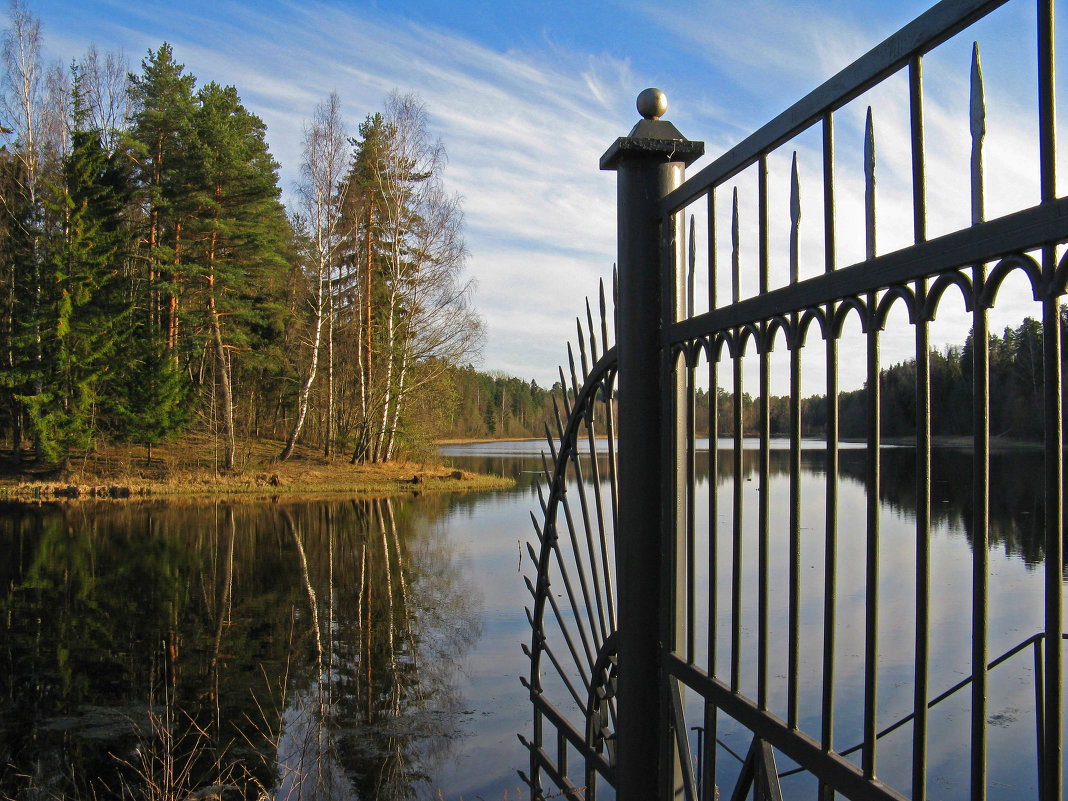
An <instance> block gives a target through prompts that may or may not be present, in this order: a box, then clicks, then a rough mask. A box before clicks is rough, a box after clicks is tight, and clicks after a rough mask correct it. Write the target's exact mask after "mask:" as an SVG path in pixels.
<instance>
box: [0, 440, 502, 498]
mask: <svg viewBox="0 0 1068 801" xmlns="http://www.w3.org/2000/svg"><path fill="white" fill-rule="evenodd" d="M281 450H282V443H280V442H276V441H272V440H260V441H256V442H248V443H244V444H243V445H242V446H241V448H239V450H238V454H237V464H236V466H235V469H234V470H233V471H230V472H227V471H226V470H224V469H223V466H222V454H221V452H220V451H218V450H217V449H216V446H215V443H214V442H213V440H212V439H211V438H209V437H198V436H189V437H185V438H183V439H182V440H180V441H178V442H175V443H170V444H167V445H162V446H157V447H155V448H153V450H152V461H151V462H149V461H148V458H147V457H148V452H147V450H146V449H145V448H143V447H139V446H128V445H113V446H107V447H102V448H97V449H95V450H94V451H93V452H91V453H87V454H84V455H81V456H78V457H75V458H73V459H71V460H70V462H69V463H68V465H67V466H66V468H65V469H50V470H49V469H41V468H34V467H29V468H23V469H19V470H16V469H15V468H14V467H13V466H12V462H11V458H10V452H8V453H6V454H0V463H3V465H4V466H3V469H2V472H0V498H4V499H14V500H31V501H38V500H52V499H56V498H60V499H63V498H66V499H71V500H74V499H84V498H103V499H106V500H123V499H127V498H133V499H136V498H146V497H164V498H166V497H194V496H199V497H210V496H229V495H243V496H252V497H256V496H260V497H274V496H279V495H286V496H316V497H319V496H330V495H336V494H350V495H351V494H373V495H393V494H406V493H417V492H426V491H436V490H486V489H501V488H506V487H509V486H512V485H513V484H514V481H513V480H512V479H506V478H502V477H500V476H484V475H478V474H475V473H468V472H466V471H462V470H454V469H453V468H447V467H443V466H441V465H439V464H418V463H413V462H404V461H397V462H389V463H386V464H356V465H352V464H349V460H348V459H347V458H344V457H337V458H330V459H328V458H326V457H325V456H323V455H322V453H321V452H319V451H317V450H313V449H311V448H306V447H302V446H298V447H297V449H296V450H295V451H294V453H293V455H292V456H291V457H290V458H289V459H288V460H287V461H285V462H280V461H278V458H277V457H278V454H279V453H280V452H281Z"/></svg>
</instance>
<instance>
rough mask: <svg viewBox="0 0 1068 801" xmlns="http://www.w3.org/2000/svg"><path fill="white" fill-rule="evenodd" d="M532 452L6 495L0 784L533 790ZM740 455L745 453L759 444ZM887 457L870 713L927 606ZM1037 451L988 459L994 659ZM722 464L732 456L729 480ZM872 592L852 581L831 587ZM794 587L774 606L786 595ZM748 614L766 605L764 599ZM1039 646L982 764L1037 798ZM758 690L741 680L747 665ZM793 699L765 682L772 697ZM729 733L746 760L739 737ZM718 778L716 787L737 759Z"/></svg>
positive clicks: (848, 549)
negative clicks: (282, 477)
mask: <svg viewBox="0 0 1068 801" xmlns="http://www.w3.org/2000/svg"><path fill="white" fill-rule="evenodd" d="M541 447H542V446H541V445H540V444H538V443H492V444H488V445H470V446H456V447H449V448H447V449H445V453H446V457H447V458H448V459H449V460H450V461H451V462H452V463H453V464H455V465H456V466H458V467H463V468H465V469H471V470H481V471H492V472H497V473H502V474H506V475H514V476H516V477H517V478H518V484H517V487H516V488H515V489H514V490H510V491H506V492H495V493H481V494H469V495H423V496H421V497H417V498H413V499H401V500H397V499H394V500H390V501H382V500H379V501H369V500H355V501H352V500H346V501H330V502H315V503H293V502H288V501H284V500H281V501H278V502H276V503H261V504H250V505H242V504H233V505H231V504H213V505H180V504H179V505H176V504H169V505H132V504H131V505H126V506H89V505H81V506H72V507H68V508H47V507H45V508H32V509H31V508H20V507H10V508H6V509H3V510H0V512H2V513H0V579H2V584H0V593H2V594H0V797H3V796H4V795H15V794H16V793H17V791H18V790H19V788H20V787H24V786H25V785H26V784H27V783H30V784H33V785H34V786H37V787H45V788H48V789H50V790H51V791H53V792H54V793H56V794H61V793H66V794H68V795H74V794H75V790H77V791H80V794H81V795H83V796H85V797H87V796H88V795H89V793H88V785H89V783H90V782H94V783H95V786H96V788H97V792H98V794H99V795H107V794H108V792H107V791H108V789H109V788H110V790H111V791H112V792H116V791H117V790H118V789H119V787H120V786H121V785H122V783H123V782H134V781H136V780H137V779H138V777H139V776H144V775H149V776H150V777H151V778H152V780H153V781H154V782H156V783H157V784H162V783H164V782H166V781H170V782H171V783H172V784H176V785H181V783H182V782H185V785H184V786H185V787H186V788H187V789H188V788H190V787H193V786H198V785H200V784H203V783H204V782H205V781H207V780H208V779H205V778H204V777H209V778H210V779H212V780H215V779H219V778H220V777H221V779H222V780H224V781H227V782H233V783H235V784H240V785H241V786H243V787H246V788H250V789H251V788H256V787H262V788H264V789H265V790H266V791H267V794H268V795H269V797H272V798H285V797H287V796H288V797H292V798H296V797H298V795H297V793H296V791H297V790H299V791H300V797H302V798H315V797H318V798H352V797H357V798H368V799H369V798H398V799H400V798H412V797H423V798H437V797H438V792H439V791H440V792H441V794H442V795H443V796H444V797H445V798H447V799H458V798H459V797H461V796H462V797H463V798H465V799H469V800H470V799H477V798H483V799H485V800H486V801H493V800H494V799H503V798H504V797H505V794H506V793H507V795H508V797H509V798H518V797H524V798H525V797H527V794H526V792H525V788H523V790H522V793H520V790H519V780H518V778H517V776H516V773H515V771H516V769H517V768H522V769H524V770H525V769H526V758H525V753H524V752H523V750H522V748H521V746H520V745H519V743H518V741H517V739H516V736H515V734H516V732H520V731H522V732H527V731H528V729H529V719H530V714H529V707H528V703H527V700H526V692H525V691H524V690H523V688H522V687H521V686H520V683H519V676H520V675H521V674H523V673H524V672H525V671H526V670H527V663H526V659H525V657H524V656H523V654H522V652H521V650H520V643H521V642H525V641H529V628H528V626H527V623H526V619H525V615H524V612H523V607H524V605H525V604H527V603H528V599H529V596H528V595H527V592H526V589H525V588H524V586H523V581H522V575H523V573H528V574H529V572H530V565H529V561H528V560H527V558H526V557H525V556H521V549H520V545H521V543H523V544H524V549H525V542H526V540H527V539H528V537H529V532H530V531H531V527H530V524H529V514H528V513H529V511H530V510H531V509H533V508H536V506H537V496H536V494H535V491H534V487H533V480H534V479H535V478H536V475H535V474H536V472H537V471H538V470H540V466H541V461H540V458H539V457H538V455H537V454H538V453H539V452H540V450H541ZM779 455H780V456H781V457H782V458H781V459H780V458H778V456H776V455H775V454H773V460H772V469H773V482H772V487H771V491H772V493H773V503H772V508H773V510H777V509H782V510H783V514H785V508H786V504H785V502H782V503H780V502H778V501H777V500H776V499H778V498H779V495H780V494H781V495H782V499H785V497H786V492H787V486H788V485H787V478H786V474H785V467H786V464H785V459H786V453H785V452H783V453H781V454H779ZM745 456H746V460H745V469H746V470H747V471H750V470H753V469H754V468H755V456H756V454H755V453H752V454H750V453H748V452H747V453H746V454H745ZM750 456H752V459H750V458H749V457H750ZM882 458H883V484H882V488H881V495H882V502H883V519H882V527H883V528H882V536H883V543H884V549H885V554H884V560H883V567H882V570H883V581H884V583H885V585H886V586H885V587H883V588H881V592H882V602H883V603H884V604H885V606H884V607H883V608H884V612H883V616H884V617H883V619H884V623H883V630H882V638H883V639H882V642H883V643H890V644H892V647H890V648H887V651H888V652H889V653H888V654H887V655H886V656H885V657H884V660H885V661H884V664H883V666H882V667H881V671H880V673H881V675H880V679H881V682H882V684H881V686H882V691H881V692H882V694H881V699H880V720H886V721H890V720H892V719H894V716H895V715H898V714H899V713H900V714H904V713H905V712H907V711H909V708H910V703H911V702H910V698H911V691H910V689H909V688H908V687H907V680H906V679H905V678H904V676H905V673H906V672H907V671H906V670H905V668H906V667H907V666H908V665H910V664H911V648H912V646H911V643H910V642H909V641H908V637H904V636H902V632H903V631H904V629H905V628H908V626H906V625H905V624H904V623H903V622H902V621H905V620H911V614H912V613H911V611H909V609H908V608H907V603H906V602H908V603H911V584H910V582H911V572H910V571H911V569H912V568H911V561H910V560H911V559H912V547H913V546H912V542H913V539H914V533H913V532H914V528H913V523H912V515H913V509H914V506H915V503H914V498H913V497H912V494H913V492H914V487H913V483H912V482H913V479H912V473H911V464H912V460H913V456H912V451H911V450H909V449H887V450H885V451H884V453H883V456H882ZM822 463H823V459H822V454H821V453H820V452H819V450H818V448H817V447H816V444H815V443H813V449H812V450H806V451H805V453H804V459H803V469H804V478H803V480H804V488H805V498H806V504H805V522H804V533H803V536H804V542H803V546H802V556H803V559H804V560H805V565H804V566H805V568H806V575H805V577H804V580H803V583H804V587H805V588H808V589H806V590H805V593H807V594H803V603H804V604H805V605H806V611H805V612H804V613H803V614H804V616H803V623H804V621H806V620H810V619H815V618H817V617H818V610H819V609H821V608H822V606H821V604H822V601H821V599H820V598H819V597H818V595H817V594H815V592H814V588H816V587H821V586H822V573H821V570H822V565H821V560H822V531H823V528H822V525H823V524H822V517H821V515H822V512H821V511H820V503H821V501H822V489H821V488H822V486H823V481H824V478H823V475H822V472H821V471H822ZM1040 466H1041V459H1040V456H1039V455H1037V454H1036V455H1031V454H1023V455H1020V454H1014V455H1013V456H1012V457H1011V458H1009V457H995V458H994V459H993V464H992V467H991V472H992V476H993V479H994V485H995V487H997V488H998V489H999V492H998V493H997V494H996V495H993V496H992V499H991V520H992V521H993V522H992V529H993V531H992V536H991V575H992V582H991V584H992V596H991V615H990V617H991V645H990V653H991V655H992V656H994V655H997V654H999V653H1001V652H1002V651H1003V650H1005V649H1007V648H1008V647H1010V646H1011V645H1014V644H1015V643H1016V642H1019V641H1021V640H1023V639H1025V638H1026V637H1028V636H1030V635H1031V634H1032V633H1034V632H1035V631H1037V630H1038V628H1037V627H1038V626H1039V625H1040V620H1037V619H1035V617H1036V615H1037V614H1038V612H1037V611H1035V612H1034V613H1032V611H1031V609H1030V605H1031V603H1032V602H1033V601H1036V600H1037V599H1039V598H1040V597H1041V586H1042V575H1043V571H1042V570H1041V565H1042V561H1043V553H1042V547H1041V535H1040V532H1041V512H1042V504H1041V498H1040V496H1037V495H1036V493H1037V492H1039V488H1040V486H1041V482H1040V481H1039V480H1037V479H1036V477H1035V471H1037V470H1039V469H1040ZM729 469H730V460H729V459H722V460H721V463H720V471H721V474H720V476H718V477H717V478H718V480H717V482H716V486H717V487H719V490H718V491H720V492H722V493H727V492H729V490H728V489H727V488H726V486H725V485H724V484H723V480H724V478H725V476H726V475H727V473H724V472H723V471H724V470H729ZM863 474H864V452H863V450H862V449H857V450H853V449H846V450H843V453H842V480H841V485H842V486H841V502H840V507H839V515H840V530H841V532H842V534H841V542H842V546H841V552H840V559H841V560H842V562H841V563H842V564H843V565H847V564H849V563H850V560H851V559H854V558H857V557H858V554H859V553H861V552H862V551H860V550H857V549H862V547H863V546H862V543H861V542H860V540H861V539H862V538H855V539H857V544H855V545H854V544H851V543H852V539H854V538H850V537H849V536H847V532H851V531H852V530H854V529H857V530H859V529H860V528H862V524H863V519H864V518H863V514H864V484H863ZM968 475H970V460H969V457H968V456H967V455H966V454H960V453H953V452H947V453H940V454H938V455H937V458H936V463H935V490H934V493H935V497H934V504H933V506H934V515H933V516H934V521H933V535H932V537H933V543H934V547H933V551H932V553H933V556H932V562H933V565H932V566H933V574H934V575H935V576H936V582H935V583H936V584H937V589H936V592H935V596H936V597H935V598H934V599H933V603H934V609H935V614H936V620H935V622H934V625H933V631H932V641H933V642H934V643H935V648H934V653H933V656H932V685H931V686H932V690H934V691H936V692H937V691H940V690H941V689H944V688H945V687H948V686H949V685H951V684H952V683H954V682H956V681H957V680H959V679H960V678H961V677H962V676H963V675H965V674H966V673H967V672H968V660H969V656H968V638H969V621H968V619H967V616H968V612H967V608H968V607H967V599H968V598H969V597H970V578H969V570H970V567H969V566H970V547H971V546H970V535H969V532H968V530H967V527H966V525H965V522H964V521H965V520H966V519H967V510H968V506H969V503H970V495H969V493H970V490H969V488H968V486H967V481H966V480H962V479H961V476H968ZM709 478H710V477H709V475H708V467H707V461H706V462H705V464H704V467H703V468H701V467H700V466H699V475H698V480H699V483H700V485H701V487H702V488H703V491H704V492H707V491H708V488H709V486H710V482H709ZM750 486H752V487H753V488H754V491H753V493H750V494H751V495H752V498H749V497H748V495H747V500H746V503H747V504H749V503H752V504H753V508H752V510H747V515H748V518H747V519H748V520H755V519H756V514H755V497H756V496H755V487H756V482H755V481H754V482H753V484H752V485H750ZM729 501H730V499H729V497H727V496H726V495H724V496H722V498H721V507H720V508H721V510H726V512H721V514H727V515H729V512H730V508H731V507H730V502H729ZM853 515H859V517H853ZM858 521H859V522H858ZM703 522H704V524H705V525H707V520H705V521H703ZM781 522H782V521H780V520H778V519H777V518H776V520H774V521H773V523H776V524H777V523H781ZM721 524H726V525H729V519H725V520H722V521H721ZM728 530H729V529H728ZM725 539H729V538H725ZM773 550H774V549H773ZM705 561H707V560H705ZM746 566H747V567H746V570H747V572H746V575H745V576H744V577H743V581H751V580H754V579H753V575H754V574H752V573H751V572H748V571H750V570H751V568H752V567H753V566H755V558H749V559H747V561H746ZM784 570H785V558H782V559H779V558H778V557H775V564H773V565H772V571H773V575H774V574H775V571H784ZM843 572H847V573H848V571H843ZM901 575H907V576H909V579H908V581H902V580H900V576H901ZM702 580H703V581H705V582H707V581H708V577H707V575H706V576H704V577H703V578H702ZM773 583H775V584H777V585H779V586H781V585H784V584H785V581H782V582H774V581H773ZM854 583H855V582H854ZM750 587H755V584H750ZM727 591H729V590H721V593H723V592H727ZM783 592H785V589H783ZM856 593H857V587H856V586H853V585H851V584H850V580H849V578H848V577H846V578H844V579H843V582H842V586H840V598H841V599H842V601H841V603H842V604H848V603H850V599H853V600H856V599H857V596H856ZM728 597H729V596H722V595H721V603H720V609H723V608H725V607H726V608H729V603H724V601H725V600H726V599H727V598H728ZM859 597H860V598H862V594H861V595H860V596H859ZM781 600H782V599H779V598H772V606H773V608H774V606H775V604H776V603H779V602H781ZM1039 608H1040V603H1039V605H1038V606H1035V609H1036V610H1037V609H1039ZM842 609H843V610H844V609H845V607H844V606H843V607H842ZM853 609H854V612H855V614H854V613H853V612H850V613H845V612H844V611H843V612H840V621H839V622H840V625H841V626H842V627H843V631H845V632H848V631H850V630H852V631H853V633H854V634H853V637H852V639H851V638H850V636H851V635H849V634H843V635H842V636H841V637H840V640H839V642H840V646H841V649H842V654H841V661H840V663H839V664H840V666H841V667H840V673H841V682H840V684H841V689H840V694H839V710H840V715H841V720H840V721H836V723H837V729H838V731H839V736H840V742H841V743H845V742H846V741H849V740H850V738H851V737H852V736H853V729H854V728H856V730H857V731H859V724H858V723H857V716H858V714H859V709H858V707H859V704H858V703H857V701H856V699H857V695H856V693H857V691H858V687H857V682H858V677H859V673H858V671H859V669H860V667H861V665H860V664H859V662H858V660H857V654H856V653H855V652H856V651H857V650H858V646H857V643H858V642H859V641H858V640H856V633H857V630H858V629H859V631H861V632H862V630H863V623H862V621H863V617H862V611H861V610H860V608H859V607H856V606H854V607H853ZM962 610H963V611H962ZM743 615H746V616H749V618H752V620H753V621H755V600H754V602H753V603H752V604H747V605H746V607H745V608H744V610H743ZM962 616H963V617H962ZM746 620H747V622H746V626H747V627H749V626H750V624H751V623H752V621H749V619H748V618H746ZM702 628H704V626H702ZM809 643H810V646H811V647H806V651H805V660H804V661H803V666H802V667H803V684H804V686H805V687H810V686H814V687H818V682H819V677H818V663H819V653H818V638H817V637H811V638H810V639H809ZM701 647H703V646H701ZM721 650H722V649H721ZM861 652H862V649H861ZM1029 663H1030V656H1029V653H1028V654H1026V655H1022V657H1017V658H1016V660H1015V661H1014V662H1011V663H1007V664H1008V668H1007V669H1006V670H1003V671H1001V672H999V673H998V674H997V675H996V677H995V678H992V681H991V691H992V696H994V695H996V696H997V698H996V699H994V698H992V702H991V706H990V713H991V716H992V729H991V731H992V734H991V780H992V787H1004V788H1006V791H1005V795H1006V797H1008V796H1015V795H1017V794H1020V795H1023V794H1033V785H1034V778H1033V776H1034V768H1033V765H1034V761H1033V759H1034V756H1033V754H1034V734H1033V732H1034V723H1033V714H1034V713H1033V700H1028V699H1029V698H1032V699H1033V684H1032V683H1031V682H1032V677H1031V675H1030V667H1029ZM745 664H748V663H747V662H746V661H745V660H743V665H745ZM772 664H775V660H774V655H773V660H772ZM773 672H775V671H773ZM778 672H783V671H778ZM743 690H751V688H748V687H747V686H746V682H743ZM817 694H818V693H817ZM780 695H783V693H778V694H776V692H773V693H772V697H773V702H772V705H773V708H774V706H775V705H776V704H780V703H781V702H782V698H780V697H779V696H780ZM958 699H959V700H954V701H951V702H947V704H945V705H943V706H942V707H941V711H940V712H939V713H938V714H937V715H934V714H933V715H932V735H931V743H932V745H931V751H932V757H931V763H932V767H931V770H932V782H933V785H932V789H934V787H935V786H937V787H938V793H933V796H934V797H945V798H957V797H962V792H963V793H965V794H966V792H967V777H966V772H967V765H964V766H962V767H961V769H958V766H956V765H955V763H954V760H953V750H954V748H955V747H957V745H958V744H959V743H958V741H959V740H960V738H961V737H962V736H964V735H963V734H962V732H964V731H966V729H967V719H968V710H967V706H968V701H967V693H966V692H965V693H963V694H961V695H960V696H959V697H958ZM902 710H904V711H903V712H902ZM802 713H803V715H809V716H811V715H813V714H815V707H812V708H811V709H807V710H806V709H803V710H802ZM906 728H907V727H906ZM722 734H723V736H724V738H725V740H726V741H727V742H728V744H730V745H731V747H732V748H735V749H736V750H742V751H743V752H744V749H745V748H746V747H747V745H748V743H747V742H746V741H745V740H744V733H743V732H741V731H740V730H732V729H731V728H730V727H726V731H724V732H722ZM817 734H818V730H817ZM881 748H883V746H882V745H881ZM901 750H904V749H903V748H902V747H897V746H895V745H894V744H893V743H892V742H891V741H889V740H888V744H887V745H886V747H885V748H883V751H882V752H881V754H880V760H881V762H880V767H881V770H882V772H883V775H884V776H889V775H895V776H896V778H897V779H902V781H897V780H895V781H892V782H891V783H892V784H893V785H894V786H901V787H903V788H907V775H905V774H906V773H907V759H906V760H902V759H901V758H900V757H899V756H898V755H897V751H901ZM722 769H723V771H724V773H723V776H722V781H723V782H726V781H727V780H728V779H729V774H730V773H731V770H732V768H731V767H730V766H729V764H728V760H727V759H724V760H723V768H722ZM27 777H28V778H27ZM194 777H195V778H194ZM962 781H963V791H962V785H961V782H962ZM935 783H936V784H935ZM994 783H996V784H994ZM1008 788H1011V790H1010V789H1008ZM995 795H997V794H995Z"/></svg>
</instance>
